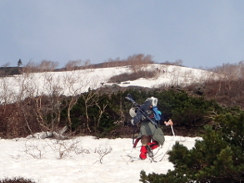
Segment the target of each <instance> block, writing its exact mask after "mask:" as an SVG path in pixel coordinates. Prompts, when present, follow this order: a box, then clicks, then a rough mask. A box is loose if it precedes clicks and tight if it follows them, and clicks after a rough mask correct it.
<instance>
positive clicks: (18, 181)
mask: <svg viewBox="0 0 244 183" xmlns="http://www.w3.org/2000/svg"><path fill="white" fill-rule="evenodd" d="M0 183H35V182H33V181H32V180H30V179H25V178H13V179H8V178H7V179H3V180H0Z"/></svg>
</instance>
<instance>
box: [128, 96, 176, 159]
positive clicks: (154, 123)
mask: <svg viewBox="0 0 244 183" xmlns="http://www.w3.org/2000/svg"><path fill="white" fill-rule="evenodd" d="M157 104H158V99H157V98H155V97H151V98H147V99H146V101H145V102H144V104H142V105H141V106H138V107H136V108H135V107H132V108H131V109H130V111H129V113H130V115H131V117H132V119H131V124H132V125H137V124H140V133H139V135H138V137H137V139H136V141H135V143H134V148H135V147H136V145H137V143H138V141H139V140H141V144H142V146H141V149H140V152H141V153H140V156H139V157H140V159H142V160H144V159H146V158H147V154H148V156H149V157H152V156H153V153H152V150H153V149H155V148H157V147H159V145H163V144H164V141H165V138H164V133H163V131H162V129H161V128H160V127H159V123H160V122H159V121H162V119H161V114H162V113H161V111H159V110H158V109H157ZM164 124H165V125H167V126H168V125H173V122H172V120H171V119H169V120H168V121H164Z"/></svg>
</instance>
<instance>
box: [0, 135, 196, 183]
mask: <svg viewBox="0 0 244 183" xmlns="http://www.w3.org/2000/svg"><path fill="white" fill-rule="evenodd" d="M197 139H200V138H197V137H196V138H190V137H180V136H176V137H172V136H165V143H164V145H163V147H160V148H158V149H159V150H158V149H155V150H154V154H155V159H156V162H153V161H151V160H150V158H148V159H146V160H138V158H137V157H138V156H139V153H140V143H138V146H137V148H134V149H133V148H132V139H130V138H117V139H106V138H102V139H96V138H95V137H92V136H84V137H75V138H73V139H70V140H64V141H57V140H55V139H35V138H32V139H28V138H18V139H12V140H8V139H0V149H1V153H0V157H1V158H0V179H4V178H13V177H25V178H29V179H32V180H33V181H36V182H38V183H78V182H86V183H96V182H99V183H101V182H106V183H114V182H119V183H128V182H131V183H138V182H139V179H140V171H141V170H145V171H146V172H147V173H151V172H155V173H167V171H168V170H169V169H173V168H174V167H173V164H172V163H170V162H169V161H168V155H167V154H166V151H168V150H170V149H171V148H172V146H173V144H174V143H175V141H179V142H180V143H181V144H183V145H185V146H187V147H188V148H192V147H193V146H194V144H195V140H197ZM128 155H130V156H132V157H133V158H135V159H136V160H135V161H133V162H131V158H130V157H128ZM156 157H157V158H156Z"/></svg>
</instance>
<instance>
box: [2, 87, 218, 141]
mask: <svg viewBox="0 0 244 183" xmlns="http://www.w3.org/2000/svg"><path fill="white" fill-rule="evenodd" d="M112 91H113V88H108V89H103V90H96V91H95V90H90V91H89V92H87V93H83V94H81V95H79V96H75V97H64V96H61V97H57V96H50V97H47V96H40V97H36V98H28V99H26V100H24V101H22V102H19V103H15V104H9V105H6V106H0V109H1V110H0V113H1V115H0V119H1V124H0V127H1V128H0V134H1V136H8V137H17V136H26V135H28V134H30V133H34V132H37V131H57V130H58V129H59V128H61V127H63V126H68V127H69V131H70V132H72V133H75V134H92V135H97V136H114V137H118V136H120V135H122V134H123V135H125V134H126V133H127V134H130V132H128V130H129V128H128V127H127V126H126V124H127V122H129V121H130V117H129V114H128V111H129V109H130V107H131V106H132V104H131V103H130V102H128V101H126V100H125V96H126V95H127V94H128V93H130V94H131V95H132V96H133V97H134V99H135V100H136V101H137V103H139V104H142V103H143V102H144V101H145V99H146V98H148V97H151V96H154V97H157V98H158V99H159V104H158V107H159V109H160V110H161V111H162V112H163V114H164V117H165V119H166V120H167V119H169V118H172V119H173V121H174V124H175V129H176V131H177V134H178V135H180V134H181V132H182V131H184V129H185V131H187V134H185V135H195V133H198V132H199V131H201V130H202V129H203V125H205V124H209V123H211V122H212V118H211V115H212V113H219V112H220V111H221V110H222V109H221V107H219V106H218V105H217V104H216V103H215V102H213V101H207V100H205V99H204V98H203V97H191V96H189V95H188V94H187V93H186V92H184V91H181V90H173V89H171V90H160V89H157V90H156V89H155V90H152V89H150V90H149V89H145V88H131V89H121V88H120V89H118V90H116V91H114V92H112ZM72 101H76V102H74V103H73V104H74V105H70V104H71V102H72ZM70 106H72V108H71V109H69V107H70ZM69 110H70V112H68V111H69ZM11 111H12V112H11ZM13 111H14V112H13ZM166 134H167V132H166Z"/></svg>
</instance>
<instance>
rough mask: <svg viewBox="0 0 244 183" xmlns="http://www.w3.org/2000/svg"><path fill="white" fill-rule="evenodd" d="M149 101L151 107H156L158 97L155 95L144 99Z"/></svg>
mask: <svg viewBox="0 0 244 183" xmlns="http://www.w3.org/2000/svg"><path fill="white" fill-rule="evenodd" d="M147 101H150V102H151V104H152V106H153V107H156V106H157V105H158V99H157V98H155V97H150V98H147V99H146V102H147Z"/></svg>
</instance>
